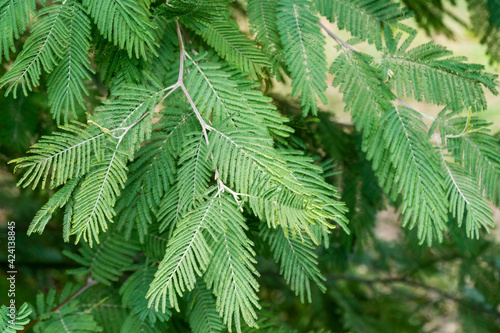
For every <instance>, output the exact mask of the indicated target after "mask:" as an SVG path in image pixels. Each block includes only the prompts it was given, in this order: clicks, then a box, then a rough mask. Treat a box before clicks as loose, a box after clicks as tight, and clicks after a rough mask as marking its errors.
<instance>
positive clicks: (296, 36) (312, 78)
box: [277, 0, 327, 116]
mask: <svg viewBox="0 0 500 333" xmlns="http://www.w3.org/2000/svg"><path fill="white" fill-rule="evenodd" d="M277 19H278V31H279V34H280V36H281V44H282V45H283V47H284V51H285V52H284V56H285V63H286V65H287V67H288V71H289V72H290V76H291V78H292V87H293V90H292V97H297V96H298V95H299V93H300V94H301V98H300V104H301V105H302V113H303V115H304V116H306V115H308V114H309V112H311V113H312V114H313V115H316V114H317V112H318V105H317V100H316V98H318V97H319V99H320V100H321V101H322V102H323V103H324V104H326V102H327V100H326V97H325V95H324V94H323V93H324V92H325V90H326V87H327V85H326V69H327V68H326V60H325V59H326V56H325V37H324V36H323V35H322V34H321V30H320V27H319V24H318V23H319V18H318V17H317V16H316V12H315V9H314V7H313V6H312V5H311V4H310V3H309V1H306V0H281V1H279V2H278V14H277Z"/></svg>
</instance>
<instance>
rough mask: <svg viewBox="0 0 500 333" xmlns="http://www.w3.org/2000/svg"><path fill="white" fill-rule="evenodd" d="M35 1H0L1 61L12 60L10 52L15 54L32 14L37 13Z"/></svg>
mask: <svg viewBox="0 0 500 333" xmlns="http://www.w3.org/2000/svg"><path fill="white" fill-rule="evenodd" d="M35 4H36V2H35V1H34V0H28V1H26V0H2V1H0V31H2V34H1V35H0V60H2V58H5V59H7V60H10V54H9V52H10V51H12V52H15V51H16V48H15V41H16V39H18V38H19V36H21V35H22V34H23V33H24V31H25V30H26V26H27V25H28V24H29V23H30V14H31V13H32V12H34V11H35Z"/></svg>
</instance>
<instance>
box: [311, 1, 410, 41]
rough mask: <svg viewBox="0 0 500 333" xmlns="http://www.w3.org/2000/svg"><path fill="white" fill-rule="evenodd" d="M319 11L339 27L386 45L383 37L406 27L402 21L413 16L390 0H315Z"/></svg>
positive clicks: (357, 35) (360, 37)
mask: <svg viewBox="0 0 500 333" xmlns="http://www.w3.org/2000/svg"><path fill="white" fill-rule="evenodd" d="M315 3H316V6H317V7H318V10H319V12H320V13H321V14H322V15H324V16H326V17H327V18H328V20H329V21H330V22H332V23H334V22H336V23H337V26H338V27H339V29H345V30H347V31H349V32H350V33H351V35H353V36H354V37H357V38H359V39H361V40H366V41H368V42H369V43H371V44H375V46H376V47H377V49H379V50H381V49H382V48H383V46H384V45H383V41H382V38H383V37H386V38H387V37H389V38H391V36H392V31H391V30H398V29H399V30H407V29H408V28H407V27H403V26H402V25H401V24H400V23H399V22H400V21H402V20H404V19H406V18H408V17H410V16H411V15H410V14H409V13H408V9H406V7H402V6H401V4H399V3H393V2H392V1H390V0H354V1H349V0H331V1H330V0H315Z"/></svg>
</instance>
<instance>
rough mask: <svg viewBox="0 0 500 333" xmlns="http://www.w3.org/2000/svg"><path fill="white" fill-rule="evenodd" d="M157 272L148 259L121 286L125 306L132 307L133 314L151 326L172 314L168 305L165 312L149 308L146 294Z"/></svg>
mask: <svg viewBox="0 0 500 333" xmlns="http://www.w3.org/2000/svg"><path fill="white" fill-rule="evenodd" d="M155 272H156V268H155V267H153V266H150V265H148V262H147V261H146V262H145V263H144V265H143V266H142V267H140V268H139V269H137V270H136V271H135V272H134V274H132V275H131V276H130V277H129V278H128V279H127V280H126V281H125V282H124V283H123V285H122V286H121V288H120V294H121V295H122V302H123V304H124V305H125V306H128V307H130V309H132V310H131V314H133V315H135V316H137V318H138V320H140V321H145V322H147V323H149V324H150V325H151V326H154V325H155V324H156V322H157V321H159V322H165V321H167V320H168V319H169V318H170V316H171V315H172V312H171V311H170V309H169V308H168V307H167V308H166V309H165V312H157V311H155V310H153V309H151V308H148V300H147V299H146V297H145V296H146V293H147V291H148V289H149V285H150V284H151V282H152V281H153V279H154V275H155ZM122 330H123V328H122Z"/></svg>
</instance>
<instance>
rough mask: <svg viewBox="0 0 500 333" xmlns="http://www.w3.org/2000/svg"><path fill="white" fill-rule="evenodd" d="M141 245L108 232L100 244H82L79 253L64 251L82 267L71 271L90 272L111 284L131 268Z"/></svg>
mask: <svg viewBox="0 0 500 333" xmlns="http://www.w3.org/2000/svg"><path fill="white" fill-rule="evenodd" d="M138 251H139V246H138V243H137V242H136V241H130V240H126V239H125V238H124V237H123V236H121V235H120V234H118V233H116V232H115V233H112V232H110V233H108V234H106V235H105V236H104V237H103V239H101V242H100V243H99V245H98V246H96V247H95V248H91V247H90V246H88V245H87V244H82V247H80V249H79V250H78V254H76V253H73V252H70V251H64V252H63V253H64V255H66V256H67V257H69V258H71V259H73V260H74V261H76V262H77V263H79V264H80V265H82V266H84V267H82V268H77V269H74V270H70V271H69V272H70V273H75V274H77V273H88V272H90V274H92V277H93V278H95V279H96V280H99V281H100V282H102V283H103V284H105V285H110V284H111V282H112V281H117V280H118V279H119V278H120V277H121V276H122V274H123V271H125V270H127V269H129V268H130V266H131V265H132V263H133V261H134V260H133V256H135V255H137V253H138Z"/></svg>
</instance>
